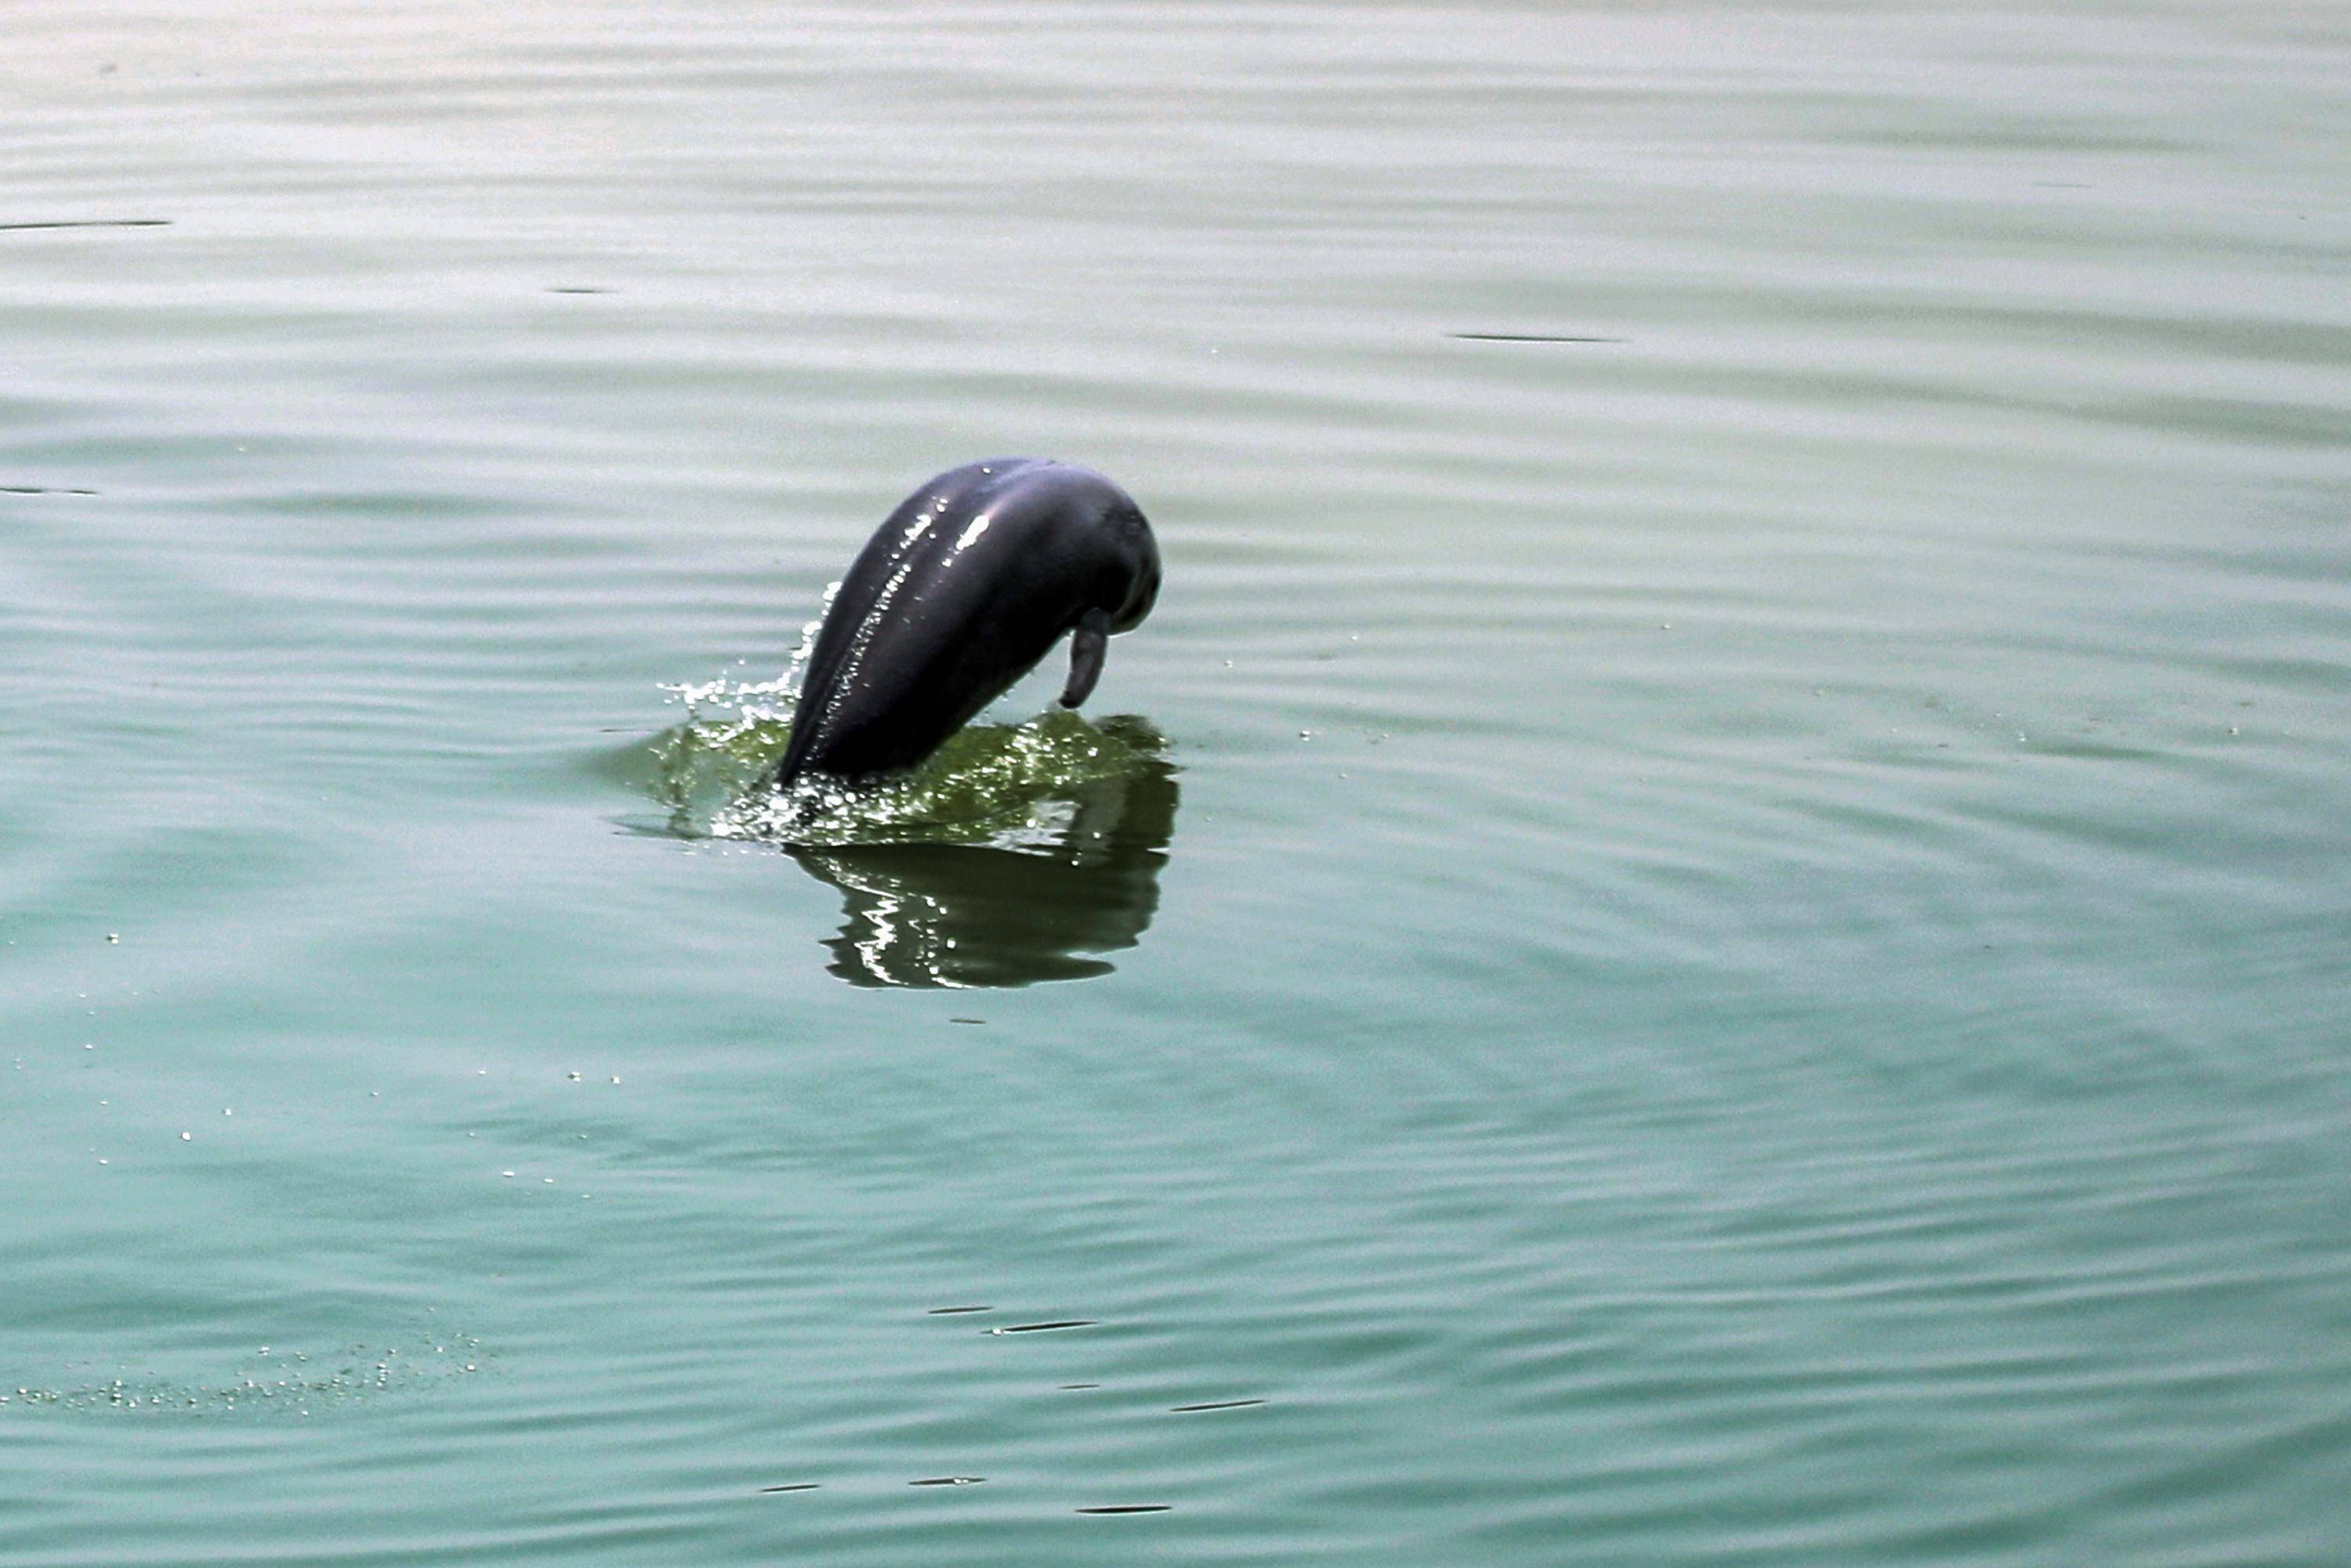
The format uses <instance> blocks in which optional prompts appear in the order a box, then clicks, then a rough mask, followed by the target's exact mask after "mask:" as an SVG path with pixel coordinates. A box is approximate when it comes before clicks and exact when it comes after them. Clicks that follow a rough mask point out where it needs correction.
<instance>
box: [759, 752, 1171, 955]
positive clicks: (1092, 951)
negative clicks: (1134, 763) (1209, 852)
mask: <svg viewBox="0 0 2351 1568" xmlns="http://www.w3.org/2000/svg"><path fill="white" fill-rule="evenodd" d="M1066 800H1067V803H1068V805H1069V807H1070V810H1069V814H1068V816H1067V817H1066V819H1065V820H1064V821H1063V822H1062V823H1061V826H1060V827H1059V828H1058V830H1057V831H1054V832H1053V834H1052V835H1051V837H1050V841H1046V842H1043V843H1040V845H1038V846H1037V847H1036V848H1034V849H1030V848H1026V847H1023V848H1018V849H1008V848H998V847H995V846H979V845H970V844H876V845H870V846H852V847H843V848H827V849H816V848H808V847H801V848H795V849H792V850H791V851H790V853H791V855H792V858H793V859H795V860H797V861H799V862H800V864H801V865H803V866H805V867H807V868H808V871H809V873H810V874H811V875H813V876H815V877H816V878H818V879H819V880H820V881H822V882H825V883H831V885H832V886H834V887H836V888H838V889H840V890H841V899H842V909H843V915H844V919H843V921H842V924H841V931H840V934H839V935H838V936H831V937H828V938H827V939H826V940H825V944H824V945H825V946H826V947H827V948H829V949H830V950H831V954H832V961H831V963H830V964H829V965H827V966H826V967H827V968H828V969H830V970H831V973H833V974H835V975H837V976H839V977H841V978H842V979H844V980H846V981H848V982H849V983H850V984H851V985H853V986H913V987H1011V986H1029V985H1035V984H1037V983H1038V982H1040V981H1043V980H1077V979H1084V978H1086V977H1089V976H1093V975H1103V974H1108V973H1109V972H1110V971H1111V969H1112V968H1113V965H1112V963H1111V962H1110V960H1109V959H1107V958H1105V957H1103V956H1102V955H1104V954H1107V953H1116V952H1120V951H1123V950H1124V949H1126V948H1129V947H1132V946H1134V945H1135V944H1136V943H1137V942H1139V941H1141V940H1142V937H1143V934H1144V931H1145V930H1147V929H1148V928H1149V927H1150V925H1151V919H1152V916H1153V915H1155V913H1156V912H1157V910H1158V907H1159V868H1160V867H1161V866H1163V865H1165V863H1166V862H1167V845H1168V842H1169V841H1170V840H1171V839H1172V838H1173V837H1174V835H1175V804H1176V789H1175V777H1174V774H1173V771H1172V770H1171V769H1170V768H1168V767H1167V765H1166V764H1165V763H1164V762H1162V761H1160V760H1158V759H1156V758H1153V759H1151V760H1149V762H1148V763H1147V764H1146V765H1145V766H1144V767H1141V768H1136V769H1135V770H1134V771H1132V772H1130V773H1128V774H1127V775H1125V776H1124V777H1122V778H1117V779H1098V780H1095V781H1092V782H1091V783H1087V784H1083V785H1079V786H1076V787H1075V788H1073V789H1071V790H1070V791H1069V793H1068V795H1067V797H1066Z"/></svg>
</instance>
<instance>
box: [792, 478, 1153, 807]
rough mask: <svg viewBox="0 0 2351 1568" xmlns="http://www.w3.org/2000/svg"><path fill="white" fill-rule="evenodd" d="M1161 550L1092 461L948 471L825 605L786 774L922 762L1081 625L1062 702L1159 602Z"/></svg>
mask: <svg viewBox="0 0 2351 1568" xmlns="http://www.w3.org/2000/svg"><path fill="white" fill-rule="evenodd" d="M1158 594H1159V547H1158V544H1157V542H1156V541H1155V540H1154V539H1153V538H1152V537H1151V525H1150V523H1149V522H1147V521H1145V520H1144V516H1143V512H1142V509H1141V508H1140V507H1136V506H1135V504H1134V500H1133V499H1132V498H1131V497H1128V495H1127V494H1126V492H1125V491H1123V490H1122V489H1120V488H1119V487H1118V486H1116V485H1113V484H1112V483H1111V482H1110V481H1109V480H1108V479H1106V478H1104V477H1102V476H1101V475H1100V474H1097V473H1095V472H1094V471H1093V470H1092V469H1091V468H1081V467H1078V466H1076V465H1072V464H1066V463H1053V462H1047V461H1043V460H1040V459H1038V458H1033V457H999V458H994V459H990V460H989V461H987V462H984V463H970V464H967V465H964V466H963V467H960V468H951V469H949V470H948V471H947V472H946V473H944V474H941V475H939V476H937V477H936V478H934V479H932V480H930V481H929V482H928V483H926V484H925V485H924V486H922V487H921V488H920V489H918V490H916V491H915V492H914V494H913V495H911V496H909V497H906V498H905V500H904V501H902V502H900V503H899V506H898V509H897V510H896V511H894V512H892V513H891V514H890V517H889V518H888V520H886V521H885V522H883V525H882V527H881V528H880V529H879V530H878V531H876V532H875V534H874V535H873V538H872V539H871V540H869V541H868V542H867V544H866V546H865V548H864V549H862V551H860V552H859V553H858V557H857V559H856V561H855V562H854V563H852V565H851V567H850V569H849V574H848V576H846V577H844V578H843V579H842V580H841V591H839V592H838V593H836V594H835V595H834V596H833V600H832V604H831V608H830V609H829V610H827V611H826V612H825V617H824V624H823V626H822V627H821V628H820V630H819V631H818V632H817V639H816V646H815V648H814V649H813V650H812V651H811V652H810V656H809V662H808V669H807V672H806V674H805V676H804V678H803V679H802V681H801V683H800V696H799V708H798V709H797V711H796V712H795V713H794V714H793V716H792V738H791V743H790V745H789V747H788V748H787V749H786V750H785V752H784V758H783V761H782V762H781V763H780V764H778V768H777V771H776V781H777V782H778V784H789V783H791V782H793V781H794V780H795V779H799V778H800V777H801V776H803V775H805V774H825V775H829V776H831V777H834V778H841V779H862V778H867V777H870V776H872V775H873V774H877V773H886V772H889V771H891V770H892V769H894V768H911V767H913V766H914V764H916V763H918V762H920V761H922V760H923V758H926V757H928V756H929V755H930V754H931V753H932V752H933V751H935V750H936V749H937V748H938V747H939V745H940V743H941V742H943V741H945V740H946V738H947V737H949V736H951V735H953V734H954V733H955V732H956V730H958V729H960V728H962V727H963V726H964V725H965V724H966V723H967V722H968V721H969V720H970V718H971V717H972V716H973V715H975V714H977V712H979V710H980V709H982V708H984V707H986V706H987V705H988V704H989V703H991V702H993V701H995V700H996V699H997V698H998V696H1001V695H1003V694H1004V692H1005V691H1006V689H1007V688H1008V687H1009V686H1010V685H1012V684H1013V683H1014V682H1015V681H1017V680H1019V678H1020V677H1021V676H1023V675H1025V674H1028V673H1029V671H1030V670H1031V669H1033V668H1035V667H1036V665H1037V664H1038V662H1039V661H1040V660H1041V659H1043V658H1044V656H1045V655H1046V654H1047V653H1050V651H1051V650H1052V647H1053V645H1054V644H1055V643H1058V642H1060V641H1061V638H1062V636H1063V635H1064V634H1070V635H1071V644H1070V675H1069V680H1068V683H1067V685H1065V686H1064V687H1063V688H1062V692H1061V704H1062V706H1065V707H1075V706H1078V705H1079V704H1080V703H1081V702H1083V701H1084V700H1085V699H1086V695H1087V694H1088V693H1090V692H1092V690H1093V688H1094V683H1095V682H1096V681H1097V680H1098V679H1100V678H1101V675H1102V658H1103V654H1104V652H1105V651H1106V648H1107V645H1108V643H1109V639H1110V638H1111V636H1112V635H1113V633H1115V632H1128V631H1132V630H1134V627H1136V626H1137V625H1139V624H1141V623H1142V621H1143V618H1144V616H1145V615H1148V614H1149V613H1150V612H1151V606H1152V603H1153V601H1155V599H1157V597H1158Z"/></svg>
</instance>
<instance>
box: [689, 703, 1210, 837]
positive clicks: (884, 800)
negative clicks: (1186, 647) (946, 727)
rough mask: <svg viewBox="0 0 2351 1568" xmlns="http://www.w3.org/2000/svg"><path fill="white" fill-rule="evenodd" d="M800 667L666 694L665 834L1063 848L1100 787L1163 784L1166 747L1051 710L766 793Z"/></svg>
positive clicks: (1130, 726)
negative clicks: (1155, 778) (1157, 778)
mask: <svg viewBox="0 0 2351 1568" xmlns="http://www.w3.org/2000/svg"><path fill="white" fill-rule="evenodd" d="M799 664H800V661H799V660H795V661H794V664H793V667H792V668H791V669H790V670H789V671H788V672H787V673H786V674H784V675H783V676H782V677H781V678H780V679H778V680H773V681H759V682H750V683H742V684H738V683H734V682H729V681H726V680H716V681H707V682H703V683H700V684H696V685H678V686H672V687H668V688H665V689H666V690H668V691H669V692H671V694H672V700H673V701H674V702H677V703H679V704H681V705H682V706H684V708H685V710H686V718H685V722H684V723H683V724H680V725H677V726H675V727H673V728H671V729H668V730H665V731H664V732H663V733H662V734H661V735H660V736H658V737H655V738H654V740H653V743H652V746H651V747H650V748H649V749H650V761H651V764H652V769H651V771H652V787H653V794H654V797H655V799H657V800H660V801H661V802H662V804H663V805H664V806H665V807H667V808H668V810H669V821H668V828H669V831H672V832H674V833H677V834H679V835H681V836H684V837H688V838H709V839H725V840H734V841H750V842H764V843H772V844H778V845H790V846H794V847H809V848H841V847H850V846H858V845H879V844H987V845H991V846H993V847H996V848H999V849H1026V850H1040V851H1042V850H1057V849H1061V848H1064V847H1067V846H1068V845H1069V842H1070V838H1071V827H1072V824H1073V822H1074V821H1075V819H1076V817H1077V815H1078V812H1079V810H1080V806H1081V801H1082V800H1084V799H1087V798H1089V797H1090V796H1091V795H1092V793H1095V792H1098V790H1099V789H1100V787H1101V786H1102V785H1104V784H1110V783H1116V782H1118V781H1120V780H1123V779H1136V778H1139V777H1143V776H1145V775H1164V774H1165V771H1166V768H1167V764H1166V762H1165V754H1166V749H1167V743H1166V741H1165V738H1164V737H1162V736H1161V735H1160V734H1159V732H1158V731H1157V730H1156V729H1155V728H1153V727H1152V726H1151V725H1150V724H1149V723H1147V722H1146V721H1144V720H1143V719H1140V718H1135V717H1132V716H1112V717H1109V718H1105V719H1103V720H1102V722H1101V723H1100V724H1094V723H1092V722H1090V721H1089V720H1087V719H1086V718H1085V717H1084V716H1081V715H1080V714H1077V713H1074V712H1071V711H1069V710H1067V709H1061V708H1056V709H1053V710H1051V711H1050V712H1047V713H1044V714H1040V715H1039V716H1037V717H1035V718H1032V719H1029V720H1028V721H1027V722H1026V723H1022V724H975V725H969V726H967V727H965V728H964V729H963V730H962V731H961V732H960V733H959V734H957V735H956V736H954V737H952V738H950V739H949V740H948V741H947V743H946V745H945V746H943V747H940V748H939V750H938V751H937V753H936V754H935V755H934V756H932V757H931V758H929V759H928V760H927V761H925V762H924V763H923V764H922V765H921V766H920V767H917V768H910V769H908V770H907V771H906V772H904V773H903V774H899V775H895V776H893V777H890V778H887V779H880V780H874V781H868V782H859V783H856V784H848V783H844V782H842V781H841V780H837V779H821V778H817V777H808V778H803V779H798V780H796V781H795V782H794V783H793V784H792V785H791V787H790V788H789V789H777V788H776V787H775V786H774V784H773V783H772V782H771V781H770V776H771V775H772V774H773V772H774V770H775V765H776V761H777V759H778V758H780V757H781V756H782V755H783V752H784V747H785V746H786V745H787V744H788V743H789V740H790V738H791V720H790V717H789V713H790V709H791V706H792V699H793V695H794V691H795V689H796V687H797V685H798V682H799Z"/></svg>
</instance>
